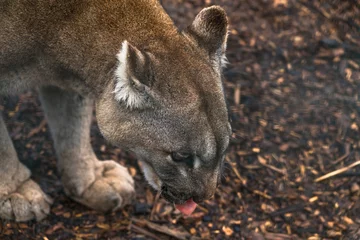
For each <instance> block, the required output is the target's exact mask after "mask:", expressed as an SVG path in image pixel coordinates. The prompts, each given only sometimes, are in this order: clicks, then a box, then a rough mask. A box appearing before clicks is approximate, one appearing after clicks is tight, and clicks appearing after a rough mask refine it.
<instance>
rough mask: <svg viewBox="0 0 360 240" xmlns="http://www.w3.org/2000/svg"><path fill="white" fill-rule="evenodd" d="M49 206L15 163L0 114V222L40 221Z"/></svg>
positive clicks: (14, 155)
mask: <svg viewBox="0 0 360 240" xmlns="http://www.w3.org/2000/svg"><path fill="white" fill-rule="evenodd" d="M51 203H52V200H51V198H50V197H48V196H47V195H46V194H45V193H44V192H43V191H42V190H41V188H40V187H39V185H38V184H37V183H35V182H34V181H32V180H31V179H30V170H29V169H28V168H27V167H25V166H24V165H23V164H22V163H21V162H19V160H18V158H17V155H16V152H15V149H14V146H13V143H12V141H11V139H10V137H9V135H8V132H7V129H6V126H5V124H4V121H3V119H2V116H1V112H0V219H8V220H15V221H18V222H22V221H28V220H31V219H36V220H42V219H43V218H45V217H46V215H47V214H49V212H50V204H51Z"/></svg>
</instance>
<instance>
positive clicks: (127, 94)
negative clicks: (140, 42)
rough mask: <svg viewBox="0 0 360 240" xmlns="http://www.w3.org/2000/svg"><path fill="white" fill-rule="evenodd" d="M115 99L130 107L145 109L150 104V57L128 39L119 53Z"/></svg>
mask: <svg viewBox="0 0 360 240" xmlns="http://www.w3.org/2000/svg"><path fill="white" fill-rule="evenodd" d="M117 59H118V61H119V62H118V64H119V65H118V66H117V69H116V72H115V75H116V83H115V90H114V93H115V99H116V100H118V101H119V102H120V103H124V104H125V105H126V106H127V107H128V108H130V109H143V108H145V107H147V106H149V104H150V102H151V101H150V100H151V96H150V89H149V85H150V77H149V75H150V67H149V65H150V63H149V61H150V60H149V58H148V57H147V56H145V54H144V53H142V52H141V51H140V50H138V49H137V48H136V47H134V46H132V45H131V44H130V43H128V42H127V41H124V42H123V43H122V47H121V50H120V52H119V53H118V54H117Z"/></svg>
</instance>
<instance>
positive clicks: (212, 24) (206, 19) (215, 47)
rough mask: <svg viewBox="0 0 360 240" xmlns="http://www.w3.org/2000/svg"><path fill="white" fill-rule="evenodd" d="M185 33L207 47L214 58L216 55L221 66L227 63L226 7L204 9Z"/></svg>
mask: <svg viewBox="0 0 360 240" xmlns="http://www.w3.org/2000/svg"><path fill="white" fill-rule="evenodd" d="M184 33H185V34H186V35H188V36H189V37H191V38H192V39H194V40H195V42H196V43H197V44H198V46H200V47H201V48H203V49H205V50H206V51H207V52H208V53H209V55H210V57H211V58H212V59H214V57H215V58H216V59H215V60H216V61H218V62H219V63H220V65H221V66H224V65H225V64H226V57H225V50H226V42H227V36H228V19H227V16H226V12H225V10H224V9H222V8H221V7H219V6H212V7H208V8H205V9H203V10H202V11H201V12H200V13H199V14H198V15H197V16H196V18H195V20H194V21H193V23H192V24H191V25H190V26H189V27H188V28H187V29H186V30H185V32H184Z"/></svg>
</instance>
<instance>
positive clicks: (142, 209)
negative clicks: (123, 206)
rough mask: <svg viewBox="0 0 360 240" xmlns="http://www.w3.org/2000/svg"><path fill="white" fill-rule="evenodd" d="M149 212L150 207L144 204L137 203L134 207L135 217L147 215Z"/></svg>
mask: <svg viewBox="0 0 360 240" xmlns="http://www.w3.org/2000/svg"><path fill="white" fill-rule="evenodd" d="M149 212H150V207H149V205H148V204H146V203H137V204H136V205H135V214H136V215H142V214H147V213H149Z"/></svg>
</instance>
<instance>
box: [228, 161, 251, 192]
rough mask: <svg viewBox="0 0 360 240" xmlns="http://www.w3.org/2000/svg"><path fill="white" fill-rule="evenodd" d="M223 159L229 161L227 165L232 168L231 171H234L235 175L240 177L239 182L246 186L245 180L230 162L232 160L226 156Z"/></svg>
mask: <svg viewBox="0 0 360 240" xmlns="http://www.w3.org/2000/svg"><path fill="white" fill-rule="evenodd" d="M225 161H227V162H228V163H229V165H230V166H231V169H232V170H233V172H234V173H235V175H236V176H237V177H238V178H239V179H240V181H241V183H242V184H243V185H244V186H246V180H245V179H244V178H242V177H241V175H240V173H239V171H238V170H237V169H236V168H235V167H234V165H233V164H232V162H231V161H230V158H229V157H228V156H226V157H225Z"/></svg>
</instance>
